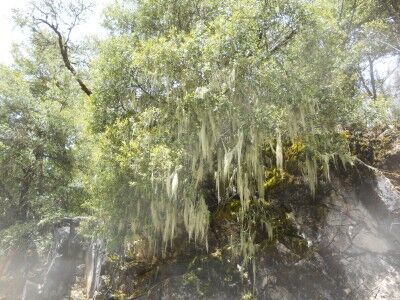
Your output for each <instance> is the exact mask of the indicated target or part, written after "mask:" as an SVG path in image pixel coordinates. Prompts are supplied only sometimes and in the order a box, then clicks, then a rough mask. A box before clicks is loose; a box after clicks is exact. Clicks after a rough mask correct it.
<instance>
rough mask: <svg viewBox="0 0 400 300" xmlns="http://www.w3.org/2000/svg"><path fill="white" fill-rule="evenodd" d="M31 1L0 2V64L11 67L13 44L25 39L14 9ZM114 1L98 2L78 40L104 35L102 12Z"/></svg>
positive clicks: (78, 33) (80, 27) (99, 0)
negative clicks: (17, 24) (89, 36)
mask: <svg viewBox="0 0 400 300" xmlns="http://www.w3.org/2000/svg"><path fill="white" fill-rule="evenodd" d="M29 2H31V0H0V63H3V64H7V65H10V64H12V62H13V59H12V55H11V49H12V44H13V43H19V42H21V41H23V39H24V33H23V32H22V31H21V29H19V28H18V27H16V26H15V24H14V22H13V19H12V9H15V8H23V7H24V6H25V5H27V4H28V3H29ZM110 2H112V0H96V1H95V3H96V7H95V9H94V11H93V13H92V14H90V16H89V18H88V19H87V20H86V22H85V24H83V25H81V26H79V27H77V28H76V38H79V37H83V36H85V35H102V34H103V33H104V31H103V30H102V28H101V25H100V23H101V12H102V10H103V9H104V7H105V6H106V5H107V4H108V3H110Z"/></svg>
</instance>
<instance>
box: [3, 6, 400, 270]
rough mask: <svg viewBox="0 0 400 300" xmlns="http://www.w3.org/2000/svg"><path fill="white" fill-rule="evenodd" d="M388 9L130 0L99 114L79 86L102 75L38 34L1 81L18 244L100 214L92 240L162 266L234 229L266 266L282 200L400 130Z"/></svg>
mask: <svg viewBox="0 0 400 300" xmlns="http://www.w3.org/2000/svg"><path fill="white" fill-rule="evenodd" d="M387 4H388V5H385V6H383V5H381V3H380V1H372V0H371V1H362V3H355V4H352V3H350V2H348V1H324V0H317V1H311V2H310V1H295V0H291V1H283V0H275V1H260V0H227V1H216V0H179V1H173V0H158V1H155V0H137V1H134V0H124V1H118V2H115V3H114V4H112V5H110V7H109V8H108V9H107V10H106V11H105V20H104V25H105V27H106V28H107V29H108V30H109V32H110V35H109V37H108V38H106V39H105V40H104V41H101V42H100V43H99V44H98V53H97V55H95V56H94V57H92V63H91V65H90V76H91V78H90V79H91V80H90V83H91V86H92V87H93V88H92V92H93V93H92V94H90V97H88V98H87V99H85V100H87V101H85V100H84V99H83V97H82V96H80V95H81V94H80V91H79V86H78V85H77V83H76V79H77V78H86V77H88V74H81V73H85V72H80V73H79V76H78V75H76V74H74V76H71V74H70V73H69V72H67V70H62V71H60V70H59V66H60V65H62V64H63V63H62V60H61V58H60V57H59V50H60V49H58V48H57V47H58V46H57V40H56V39H55V38H54V37H53V36H51V32H50V33H49V32H48V31H46V30H39V29H37V30H36V32H34V33H33V34H32V36H31V46H30V49H29V50H30V51H28V52H29V53H30V54H29V55H23V54H21V53H23V52H22V51H21V52H19V51H17V52H16V66H15V67H14V68H12V69H10V68H5V67H2V68H1V70H0V129H1V131H0V167H1V171H0V201H1V202H0V204H1V205H0V213H1V217H2V218H1V219H0V230H3V229H6V230H7V231H4V232H3V233H4V234H3V233H2V234H3V235H2V236H3V243H4V245H6V244H7V245H14V244H15V243H13V242H12V241H11V240H10V239H9V237H10V238H12V237H13V236H15V237H17V236H18V237H20V236H24V237H25V236H27V235H24V234H20V233H21V232H23V230H22V229H21V228H23V227H24V225H23V224H24V222H29V224H36V225H35V226H39V227H40V226H42V225H43V226H45V224H50V223H51V222H52V221H53V219H54V218H55V217H57V216H60V215H63V214H67V213H72V214H75V213H90V214H91V215H92V217H94V219H96V220H95V221H94V222H93V223H90V224H89V225H88V228H89V230H90V233H91V234H93V235H95V234H101V235H105V237H106V238H107V239H108V244H109V246H110V248H113V249H115V250H119V251H123V250H129V251H132V252H133V253H135V252H136V254H138V255H139V254H141V255H143V256H147V258H149V257H151V256H153V255H159V254H164V255H165V254H166V253H167V252H168V251H169V250H171V249H173V247H174V245H176V243H178V242H179V241H181V240H182V238H183V237H184V238H187V239H188V240H190V241H193V242H196V243H198V244H200V245H202V246H203V247H204V248H207V247H208V230H209V228H210V226H212V223H213V221H215V220H223V221H229V222H233V223H235V226H236V227H237V230H236V231H234V233H232V234H231V236H229V238H230V240H231V248H230V249H231V251H232V253H235V254H237V255H238V256H241V257H243V258H244V263H245V264H246V263H250V262H251V259H252V257H253V256H254V255H255V251H256V249H257V244H258V243H259V241H260V236H259V233H260V232H263V233H265V234H264V235H263V238H264V239H267V240H269V241H270V242H272V241H273V240H274V236H275V235H277V234H278V235H279V234H281V233H282V234H284V233H287V231H285V229H283V228H284V227H285V226H287V227H288V230H290V228H289V227H290V222H289V221H288V220H287V219H288V218H287V217H284V216H282V212H276V211H273V209H272V208H271V207H270V204H271V203H270V202H269V201H267V200H266V199H267V197H268V196H270V195H271V194H273V192H274V191H276V190H277V189H279V188H284V187H285V184H286V183H287V182H288V181H289V179H290V178H291V176H297V175H299V174H301V175H302V176H303V181H304V182H305V183H307V184H308V186H309V189H310V192H311V194H315V191H316V187H317V185H318V183H319V182H320V181H321V180H325V181H328V180H329V178H330V170H331V168H332V167H336V166H338V164H339V162H340V163H342V164H343V165H348V164H351V163H352V162H353V160H354V155H356V154H357V153H351V152H350V149H349V134H348V131H347V129H349V128H354V127H357V128H362V129H363V130H365V129H366V128H371V127H374V126H383V125H385V124H387V123H389V122H391V121H392V120H391V119H390V114H389V113H388V110H389V109H388V107H389V106H390V101H391V97H390V96H388V94H387V93H386V92H385V89H384V84H383V82H382V80H378V79H376V80H375V79H374V78H373V77H374V76H373V75H374V67H375V66H376V61H377V60H378V59H379V58H381V57H385V56H387V55H394V53H396V52H395V51H394V49H396V47H397V46H396V47H394V46H393V45H395V44H396V43H397V42H398V41H397V40H396V39H397V37H396V34H393V32H392V30H391V28H392V27H391V26H390V25H391V22H393V23H394V25H395V26H394V27H393V28H394V29H395V32H399V31H398V30H399V29H400V27H399V24H400V22H398V20H397V19H396V17H395V16H396V14H394V13H393V9H390V7H392V5H391V4H390V3H387ZM392 8H393V7H392ZM388 20H393V21H388ZM19 21H20V22H23V20H22V21H21V20H19ZM382 39H384V41H385V42H384V43H382ZM64 42H65V41H64ZM393 47H394V49H393ZM74 50H76V51H77V49H71V52H73V53H72V54H77V53H78V52H79V51H78V52H76V51H74ZM374 64H375V65H374ZM368 70H370V71H371V70H372V72H369V76H370V78H369V79H367V77H366V75H365V74H366V73H368ZM74 77H75V78H74ZM266 145H267V146H266ZM85 163H86V164H85ZM21 195H22V196H21ZM83 202H85V203H84V205H82V203H83ZM91 220H92V219H91ZM92 224H95V226H94V228H92V227H91V225H92ZM19 226H22V227H21V228H20V227H19ZM14 229H15V230H14ZM20 229H21V230H20ZM299 247H300V248H302V246H301V245H300V246H299ZM132 249H133V250H132Z"/></svg>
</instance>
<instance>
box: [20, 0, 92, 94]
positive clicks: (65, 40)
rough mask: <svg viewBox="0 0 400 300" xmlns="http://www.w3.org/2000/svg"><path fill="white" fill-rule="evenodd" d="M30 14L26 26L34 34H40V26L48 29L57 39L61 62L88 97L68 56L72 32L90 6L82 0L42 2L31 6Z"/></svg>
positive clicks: (87, 88)
mask: <svg viewBox="0 0 400 300" xmlns="http://www.w3.org/2000/svg"><path fill="white" fill-rule="evenodd" d="M31 5H32V6H31V8H32V9H31V12H30V15H29V16H26V17H25V18H26V19H27V22H25V23H26V24H25V26H28V27H30V28H31V29H32V31H34V32H40V27H41V26H42V25H44V26H46V27H47V28H49V29H50V30H51V31H52V32H53V34H54V35H55V36H56V38H57V44H58V48H59V51H60V54H61V58H62V61H63V63H64V66H65V67H66V68H67V70H68V71H69V72H70V73H71V74H72V75H73V76H74V78H75V80H76V81H77V82H78V84H79V86H80V88H81V90H82V91H83V92H84V93H85V94H86V95H88V96H90V95H91V94H92V91H91V90H90V89H89V87H88V86H87V85H86V83H84V81H83V80H82V79H81V78H80V76H79V75H78V72H77V71H76V69H75V68H74V63H73V62H71V57H70V54H69V49H71V48H72V47H71V46H70V40H71V34H72V32H73V30H74V29H75V28H76V27H77V26H78V25H79V24H80V23H81V22H82V20H83V18H84V15H85V14H86V13H87V12H89V11H90V9H91V7H92V5H91V4H88V5H86V4H84V3H83V1H82V0H75V1H74V2H71V1H62V0H42V1H40V2H34V3H32V4H31Z"/></svg>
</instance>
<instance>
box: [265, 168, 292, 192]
mask: <svg viewBox="0 0 400 300" xmlns="http://www.w3.org/2000/svg"><path fill="white" fill-rule="evenodd" d="M265 177H266V179H265V182H264V188H265V189H266V190H267V191H268V190H272V189H277V188H279V187H282V186H283V185H284V183H285V181H286V180H287V174H286V173H285V172H284V171H283V170H280V169H277V168H273V169H272V170H268V171H267V172H266V174H265Z"/></svg>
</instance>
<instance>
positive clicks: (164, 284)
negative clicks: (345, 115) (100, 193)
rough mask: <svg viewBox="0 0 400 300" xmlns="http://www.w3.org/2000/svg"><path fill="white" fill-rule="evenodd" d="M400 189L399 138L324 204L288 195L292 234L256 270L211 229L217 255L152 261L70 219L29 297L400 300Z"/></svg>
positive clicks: (291, 190) (270, 244) (300, 192)
mask: <svg viewBox="0 0 400 300" xmlns="http://www.w3.org/2000/svg"><path fill="white" fill-rule="evenodd" d="M399 183H400V144H399V142H398V141H397V142H396V143H395V144H394V147H393V150H391V151H390V152H389V155H388V156H387V157H386V158H385V160H383V161H382V163H381V164H380V166H379V171H378V170H377V169H371V168H368V167H366V166H359V167H358V168H353V169H351V170H347V171H343V172H339V173H337V174H336V175H335V176H333V177H332V181H331V183H330V184H329V187H326V188H325V189H324V190H323V191H321V192H320V193H318V194H317V197H316V198H312V197H310V196H309V195H308V194H307V193H306V192H304V187H303V188H302V186H300V185H295V186H292V187H288V188H285V189H283V190H282V191H280V192H279V194H278V195H276V197H275V198H276V199H275V201H276V203H277V207H279V208H280V209H282V210H283V211H284V214H282V216H283V217H282V218H285V216H286V219H287V220H286V221H285V222H286V223H284V226H286V227H288V228H289V227H290V230H288V229H287V228H286V229H285V228H284V229H283V230H285V234H282V235H280V236H279V237H278V238H276V239H275V240H273V241H265V242H263V243H261V242H260V245H259V248H258V252H257V256H256V257H255V258H254V260H253V263H254V264H250V265H249V267H247V268H243V267H241V266H240V263H239V261H236V260H235V259H234V258H232V257H230V256H229V255H226V249H224V247H223V245H222V244H221V243H218V239H221V237H222V235H223V230H222V232H221V230H220V231H219V232H218V230H215V232H211V233H210V235H211V236H210V244H211V246H212V245H213V243H214V247H210V251H209V252H208V253H207V252H205V251H204V250H202V249H197V248H196V247H195V246H194V245H189V244H182V245H181V247H180V250H179V251H178V252H176V253H175V254H171V255H170V256H169V257H167V258H166V259H164V260H159V261H157V262H152V263H146V262H144V261H143V262H141V261H138V260H135V259H133V258H129V257H124V258H121V257H120V258H115V257H111V256H110V255H108V256H107V255H106V254H105V253H104V247H103V245H102V243H101V242H99V241H96V242H84V241H83V240H81V239H80V238H79V237H78V236H77V235H76V234H75V229H74V226H76V225H74V224H76V222H75V223H74V221H70V222H66V223H64V225H63V226H60V227H58V228H57V229H56V233H55V239H56V241H55V248H54V252H53V257H52V263H51V264H50V265H49V267H48V270H47V272H46V275H45V278H44V281H43V282H42V283H40V285H35V284H33V283H30V282H28V283H27V285H26V287H25V292H24V295H25V298H24V299H64V298H66V297H70V298H72V299H252V297H255V298H257V299H280V300H281V299H400V288H399V287H400V193H399V187H400V184H399ZM216 227H217V228H218V226H216ZM185 247H186V248H185Z"/></svg>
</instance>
